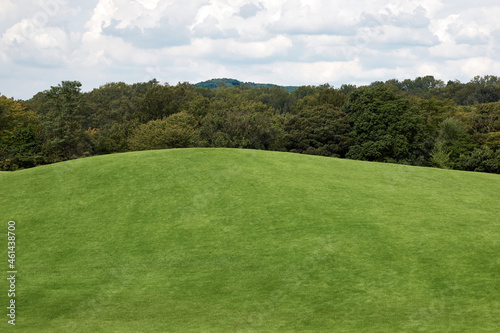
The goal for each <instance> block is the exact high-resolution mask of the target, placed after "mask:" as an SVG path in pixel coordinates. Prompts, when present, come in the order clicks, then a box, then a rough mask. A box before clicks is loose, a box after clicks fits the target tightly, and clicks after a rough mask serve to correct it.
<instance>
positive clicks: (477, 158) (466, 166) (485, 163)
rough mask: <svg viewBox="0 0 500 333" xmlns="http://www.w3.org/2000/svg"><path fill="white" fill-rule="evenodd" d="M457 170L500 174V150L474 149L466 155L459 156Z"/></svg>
mask: <svg viewBox="0 0 500 333" xmlns="http://www.w3.org/2000/svg"><path fill="white" fill-rule="evenodd" d="M459 168H461V169H463V170H467V171H477V172H490V173H500V150H497V151H493V150H492V149H490V148H488V147H479V148H475V149H474V150H473V151H472V152H471V153H469V154H467V155H461V156H460V161H459Z"/></svg>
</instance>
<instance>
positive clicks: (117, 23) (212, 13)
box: [0, 0, 500, 99]
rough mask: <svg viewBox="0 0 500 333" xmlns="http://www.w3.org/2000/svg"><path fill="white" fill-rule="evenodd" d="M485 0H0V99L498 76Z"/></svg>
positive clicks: (493, 9) (499, 11) (496, 36)
mask: <svg viewBox="0 0 500 333" xmlns="http://www.w3.org/2000/svg"><path fill="white" fill-rule="evenodd" d="M494 3H497V2H496V1H491V0H475V1H469V0H467V1H465V0H412V1H409V0H408V1H406V0H393V1H392V0H389V1H387V0H385V1H379V0H369V1H368V0H350V1H340V0H328V1H326V0H283V1H281V0H273V1H270V0H263V1H258V0H231V1H229V0H227V1H226V0H189V1H187V0H179V1H178V0H71V1H69V0H31V1H29V0H0V94H2V95H5V96H7V97H14V98H15V99H29V98H31V97H32V96H33V95H34V94H36V93H37V92H40V91H44V90H47V89H50V87H51V86H56V85H57V84H59V83H60V82H61V81H66V80H71V81H73V80H76V81H80V82H81V83H82V85H83V86H82V89H83V90H84V91H90V90H92V89H94V88H98V87H99V86H101V85H103V84H105V83H109V82H119V81H122V82H126V83H129V84H130V83H137V82H147V81H149V80H151V79H153V78H156V79H157V80H158V81H160V82H161V83H162V84H164V83H169V84H170V85H175V84H177V83H178V82H190V83H197V82H200V81H204V80H209V79H212V78H234V79H238V80H240V81H249V82H257V83H275V84H279V85H320V84H325V83H329V84H330V85H332V86H334V87H340V85H342V84H356V85H363V84H368V83H370V82H373V81H385V80H388V79H393V78H395V79H399V80H404V79H408V78H409V79H414V78H416V77H418V76H425V75H433V76H434V77H435V78H436V79H441V80H443V81H445V82H447V81H448V80H460V81H462V82H468V81H470V80H471V79H472V78H474V76H476V75H500V20H498V17H500V5H495V4H494Z"/></svg>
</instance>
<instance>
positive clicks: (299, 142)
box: [284, 104, 352, 157]
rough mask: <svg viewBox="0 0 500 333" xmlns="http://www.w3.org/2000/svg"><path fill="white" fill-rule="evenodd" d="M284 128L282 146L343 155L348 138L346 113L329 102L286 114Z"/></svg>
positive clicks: (349, 142)
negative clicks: (293, 113)
mask: <svg viewBox="0 0 500 333" xmlns="http://www.w3.org/2000/svg"><path fill="white" fill-rule="evenodd" d="M284 129H285V133H286V134H285V148H286V149H287V150H288V151H291V152H298V153H304V154H311V155H323V156H336V157H344V156H345V153H346V152H347V150H348V148H349V145H350V144H351V142H352V139H351V138H350V137H349V131H350V125H349V117H348V116H347V115H346V114H345V113H344V112H342V111H340V109H339V108H336V107H333V106H331V105H329V104H326V105H320V106H316V107H311V108H307V109H303V110H301V111H300V112H299V113H297V114H296V115H293V116H290V117H288V118H287V120H286V122H285V127H284Z"/></svg>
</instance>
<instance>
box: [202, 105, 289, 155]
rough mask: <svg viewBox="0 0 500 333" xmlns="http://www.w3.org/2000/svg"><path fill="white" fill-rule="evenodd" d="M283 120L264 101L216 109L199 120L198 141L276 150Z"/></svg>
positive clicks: (206, 143)
mask: <svg viewBox="0 0 500 333" xmlns="http://www.w3.org/2000/svg"><path fill="white" fill-rule="evenodd" d="M282 127H283V125H282V122H281V121H280V118H278V117H277V116H273V113H272V110H269V109H268V110H266V107H265V105H264V104H262V103H260V102H257V103H250V104H242V105H240V106H239V107H231V108H225V109H219V110H218V111H215V112H211V113H209V114H208V115H207V116H206V117H205V118H204V119H203V120H202V122H201V127H200V131H199V135H198V144H199V145H200V146H202V147H228V148H252V149H271V150H273V149H274V150H276V149H280V147H281V139H282Z"/></svg>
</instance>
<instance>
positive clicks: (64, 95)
mask: <svg viewBox="0 0 500 333" xmlns="http://www.w3.org/2000/svg"><path fill="white" fill-rule="evenodd" d="M289 90H290V89H288V90H287V89H285V88H284V87H278V86H262V87H254V86H248V85H245V84H242V85H237V86H234V87H228V86H227V85H225V84H220V85H219V86H217V87H216V88H206V87H200V86H195V85H191V84H189V83H179V84H177V85H175V86H171V85H169V84H163V85H162V84H160V83H159V82H158V81H157V80H155V79H153V80H151V81H149V82H143V83H136V84H125V83H123V82H115V83H107V84H104V85H102V86H101V87H99V88H96V89H94V90H92V91H90V92H82V90H81V83H80V82H78V81H63V82H61V83H60V84H59V85H57V86H54V87H51V88H50V89H48V90H46V91H43V92H40V93H38V94H36V95H35V96H33V98H31V99H29V100H14V99H10V98H7V97H5V96H0V170H17V169H20V168H30V167H34V166H37V165H42V164H48V163H55V162H60V161H65V160H69V159H76V158H81V157H88V156H93V155H102V154H111V153H118V152H128V151H137V150H148V149H168V148H188V147H229V148H248V149H261V150H275V151H286V152H295V153H301V154H312V155H322V156H332V157H340V158H349V159H355V160H365V161H376V162H388V163H401V164H408V165H417V166H428V167H439V168H447V169H457V170H468V171H479V172H489V173H500V78H499V77H496V76H483V77H479V76H478V77H475V78H474V79H473V80H471V81H470V82H467V83H461V82H459V81H449V82H447V83H446V84H445V83H444V82H443V81H441V80H436V79H435V78H434V77H432V76H426V77H418V78H416V79H414V80H410V79H408V80H404V81H399V80H395V79H393V80H388V81H386V82H373V83H372V84H370V85H367V86H361V87H356V86H354V85H342V86H341V87H339V88H334V87H331V86H330V85H328V84H325V85H320V86H301V87H297V88H296V89H294V90H293V91H289Z"/></svg>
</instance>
